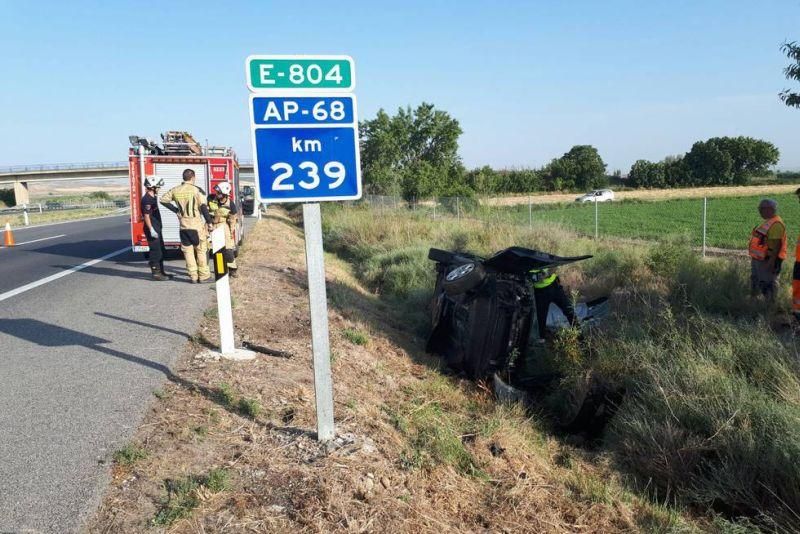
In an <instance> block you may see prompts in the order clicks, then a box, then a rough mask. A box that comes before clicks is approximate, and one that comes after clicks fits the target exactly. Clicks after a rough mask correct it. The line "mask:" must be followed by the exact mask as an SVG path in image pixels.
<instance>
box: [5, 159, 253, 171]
mask: <svg viewBox="0 0 800 534" xmlns="http://www.w3.org/2000/svg"><path fill="white" fill-rule="evenodd" d="M239 165H244V166H248V167H249V166H252V165H253V160H252V159H242V160H239ZM127 168H128V162H127V161H93V162H87V163H45V164H41V165H11V166H8V167H0V174H13V173H15V172H37V171H38V172H47V171H79V170H95V169H127Z"/></svg>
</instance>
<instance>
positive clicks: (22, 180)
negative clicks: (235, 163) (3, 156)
mask: <svg viewBox="0 0 800 534" xmlns="http://www.w3.org/2000/svg"><path fill="white" fill-rule="evenodd" d="M127 177H128V162H127V161H101V162H91V163H57V164H44V165H16V166H12V167H0V186H4V185H12V186H13V187H14V198H15V200H16V203H17V204H28V203H30V196H29V194H28V184H29V183H31V182H59V181H74V180H107V179H115V178H116V179H123V178H127ZM239 179H240V180H241V181H243V182H251V183H252V182H253V180H254V176H253V162H252V160H241V161H239Z"/></svg>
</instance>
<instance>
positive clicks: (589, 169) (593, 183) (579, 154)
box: [543, 145, 606, 190]
mask: <svg viewBox="0 0 800 534" xmlns="http://www.w3.org/2000/svg"><path fill="white" fill-rule="evenodd" d="M605 174H606V164H605V163H604V162H603V158H601V157H600V154H599V153H598V152H597V149H596V148H595V147H593V146H591V145H575V146H573V147H572V148H571V149H570V150H569V152H567V153H566V154H564V155H563V156H561V157H560V158H557V159H554V160H553V161H551V162H550V164H549V165H548V166H547V167H545V168H544V170H543V175H544V180H545V183H546V184H547V186H548V188H549V189H552V190H561V189H592V188H594V187H597V186H599V185H601V184H603V183H604V182H605V180H606V176H605Z"/></svg>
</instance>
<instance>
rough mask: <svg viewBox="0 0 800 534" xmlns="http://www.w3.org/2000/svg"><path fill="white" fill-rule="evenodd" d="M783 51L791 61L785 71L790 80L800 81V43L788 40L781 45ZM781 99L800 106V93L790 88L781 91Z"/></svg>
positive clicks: (792, 105) (787, 103) (797, 106)
mask: <svg viewBox="0 0 800 534" xmlns="http://www.w3.org/2000/svg"><path fill="white" fill-rule="evenodd" d="M781 52H783V53H784V54H786V57H787V58H789V60H790V61H791V63H790V64H789V66H787V67H786V68H785V69H783V73H784V74H785V75H786V79H787V80H789V81H794V82H800V45H798V44H797V42H796V41H792V42H791V43H789V42H786V43H783V44H782V45H781ZM778 96H780V99H781V100H783V103H784V104H786V105H787V106H789V107H793V108H800V93H797V92H794V91H792V90H790V89H784V90H783V91H781V92H780V93H779V95H778Z"/></svg>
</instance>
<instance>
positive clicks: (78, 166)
mask: <svg viewBox="0 0 800 534" xmlns="http://www.w3.org/2000/svg"><path fill="white" fill-rule="evenodd" d="M127 167H128V162H127V161H94V162H88V163H47V164H42V165H12V166H10V167H0V174H11V173H15V172H36V171H42V172H43V171H72V170H84V169H86V170H90V169H124V168H127Z"/></svg>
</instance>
